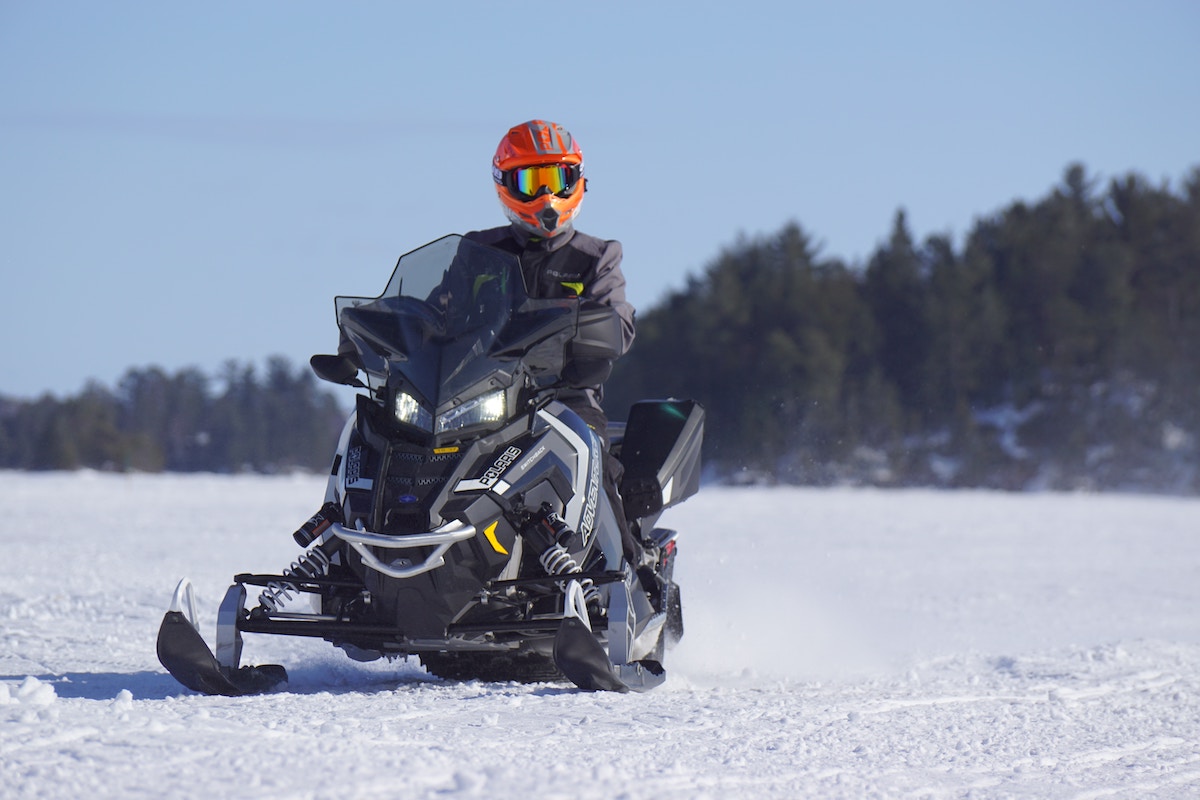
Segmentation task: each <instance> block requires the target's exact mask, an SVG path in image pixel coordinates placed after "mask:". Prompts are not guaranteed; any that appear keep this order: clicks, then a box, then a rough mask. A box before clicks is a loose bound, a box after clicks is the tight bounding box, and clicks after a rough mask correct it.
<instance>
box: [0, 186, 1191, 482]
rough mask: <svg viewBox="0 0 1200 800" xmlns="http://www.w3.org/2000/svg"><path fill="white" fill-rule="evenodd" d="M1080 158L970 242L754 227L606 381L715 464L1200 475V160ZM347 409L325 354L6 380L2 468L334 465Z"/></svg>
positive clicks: (990, 475)
mask: <svg viewBox="0 0 1200 800" xmlns="http://www.w3.org/2000/svg"><path fill="white" fill-rule="evenodd" d="M1098 184H1099V181H1098V180H1097V179H1096V178H1094V177H1091V176H1089V175H1088V174H1087V171H1086V169H1085V168H1084V167H1083V166H1081V165H1071V166H1070V167H1068V168H1067V169H1066V170H1065V172H1064V175H1063V177H1062V179H1061V182H1060V183H1059V184H1058V185H1057V186H1055V187H1053V188H1052V189H1051V190H1050V191H1049V192H1048V193H1047V195H1046V196H1045V197H1042V198H1040V199H1038V200H1036V201H1032V202H1014V203H1012V204H1011V205H1009V206H1008V207H1007V208H1004V209H1002V210H1000V211H998V212H995V213H993V214H990V215H988V216H985V217H982V218H980V219H978V220H977V221H976V223H975V224H974V226H973V227H972V229H971V230H970V231H969V232H967V233H966V235H965V236H964V238H963V241H962V244H961V245H959V246H956V244H955V243H954V242H953V241H952V240H951V238H950V237H949V236H946V235H933V236H930V237H928V238H926V239H925V241H923V242H917V241H915V240H914V238H913V236H912V234H911V232H910V230H909V226H908V223H907V220H906V218H905V215H904V212H903V210H901V211H899V212H897V214H896V217H895V221H894V223H893V225H892V229H891V231H890V234H889V236H888V237H887V239H886V240H885V241H884V242H883V244H881V245H880V246H879V247H878V248H877V249H876V250H875V252H874V253H873V254H872V255H871V256H870V258H869V259H868V260H867V261H866V262H865V263H863V264H848V263H846V262H844V261H842V260H840V259H838V258H836V257H826V256H824V255H822V254H821V253H820V252H819V249H818V248H817V246H816V245H815V244H814V241H813V239H812V237H811V236H810V235H809V234H808V233H807V232H806V231H805V230H804V229H803V228H802V227H801V226H800V225H799V224H798V223H791V224H788V225H786V226H784V227H783V228H782V229H781V230H780V231H778V232H777V233H775V234H773V235H769V236H764V237H760V238H753V239H751V238H746V237H741V238H739V239H738V240H737V241H736V243H735V244H734V245H732V246H730V247H728V248H726V249H725V250H723V251H722V252H721V253H720V254H719V255H718V256H717V257H716V258H715V259H714V260H713V261H711V262H710V263H709V264H708V265H707V266H706V268H705V269H703V270H702V271H701V273H700V274H698V275H693V276H691V277H689V278H688V280H687V282H686V284H685V285H684V286H683V287H681V288H680V289H678V290H676V291H674V292H672V293H671V294H669V295H668V296H667V297H666V298H665V299H664V300H663V301H662V302H660V303H659V304H657V305H656V306H655V307H653V308H650V309H648V310H645V311H643V313H641V314H640V315H639V319H638V336H637V341H636V342H635V345H634V348H633V349H632V350H631V351H630V353H629V354H628V355H626V356H625V357H624V358H623V359H621V361H620V362H618V364H617V367H616V370H615V371H614V373H613V377H612V378H611V380H610V381H609V383H608V385H607V387H606V392H607V398H606V407H607V409H608V410H609V414H610V416H611V417H613V418H614V419H619V418H621V417H623V416H624V415H625V413H626V410H627V409H628V407H629V405H630V404H631V403H632V402H634V401H635V400H637V399H641V398H647V397H664V396H675V397H692V398H695V399H697V400H699V401H700V402H702V403H703V404H704V405H705V407H706V408H707V411H708V424H707V433H706V444H705V449H706V452H705V459H706V464H707V465H708V469H709V472H710V476H715V477H718V478H726V479H750V480H759V481H785V482H795V483H817V484H821V483H832V482H859V483H872V484H893V485H894V484H937V485H952V486H1001V487H1012V488H1021V487H1030V486H1045V487H1053V488H1079V487H1094V488H1123V487H1130V488H1164V489H1170V490H1176V491H1178V490H1183V491H1200V402H1198V398H1200V168H1197V169H1195V170H1193V171H1192V172H1191V174H1190V175H1188V176H1186V177H1185V178H1184V180H1182V181H1181V182H1180V184H1181V185H1180V187H1179V188H1178V189H1173V188H1172V187H1171V186H1169V185H1167V184H1163V185H1157V186H1156V185H1152V184H1151V183H1149V182H1148V181H1147V180H1145V179H1144V178H1143V177H1141V176H1139V175H1137V174H1132V173H1131V174H1129V175H1125V176H1121V177H1117V178H1113V179H1111V180H1110V181H1108V182H1107V184H1106V185H1105V186H1103V187H1100V186H1099V185H1098ZM343 416H344V412H343V411H342V410H341V409H340V408H339V406H338V403H337V401H336V400H335V398H334V395H333V394H332V393H330V392H328V391H327V390H322V389H321V388H320V387H319V385H318V384H317V382H316V380H315V378H314V377H313V375H312V374H311V373H310V372H309V370H308V369H307V366H305V367H302V368H300V369H298V370H294V369H293V368H292V366H291V365H290V364H288V363H287V361H286V360H285V359H283V358H279V357H276V358H273V359H270V360H269V361H268V362H267V366H266V370H265V373H262V374H260V373H259V372H258V371H257V370H256V369H255V368H254V367H253V366H249V365H244V364H239V363H237V362H230V363H228V364H227V365H226V367H225V369H224V371H223V372H222V374H221V375H219V376H217V377H215V378H212V377H209V376H206V375H204V374H202V373H200V372H199V371H197V370H195V369H185V370H182V371H179V372H177V373H175V374H167V373H165V372H164V371H162V370H161V369H157V368H149V369H140V370H131V371H129V372H128V373H127V374H126V375H125V376H124V377H123V378H122V379H121V381H120V382H119V384H118V386H117V387H116V388H115V389H114V390H110V389H108V388H106V387H103V386H101V385H98V384H94V383H93V384H90V385H88V387H87V388H85V389H84V391H83V392H81V393H80V394H79V395H77V396H74V397H69V398H67V399H64V400H57V399H55V398H53V397H50V396H46V397H43V398H41V399H39V400H36V401H32V402H27V401H15V400H11V399H3V398H0V468H16V469H73V468H78V467H90V468H98V469H115V470H128V469H136V470H151V471H153V470H175V471H194V470H205V471H222V472H228V471H238V470H255V471H272V470H282V469H291V468H303V469H313V470H319V469H325V468H326V466H327V464H328V461H329V458H330V456H331V454H332V449H333V446H334V443H335V442H336V438H337V432H338V430H339V428H340V425H341V423H342V419H343Z"/></svg>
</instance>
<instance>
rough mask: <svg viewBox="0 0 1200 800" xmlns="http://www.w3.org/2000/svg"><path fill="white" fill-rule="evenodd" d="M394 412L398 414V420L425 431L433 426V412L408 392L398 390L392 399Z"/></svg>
mask: <svg viewBox="0 0 1200 800" xmlns="http://www.w3.org/2000/svg"><path fill="white" fill-rule="evenodd" d="M392 413H394V414H395V415H396V421H397V422H403V423H404V424H405V425H412V426H413V427H415V428H420V429H421V430H425V431H427V430H431V429H432V428H433V414H430V413H429V410H428V409H427V408H425V407H424V406H423V405H421V404H420V403H418V402H417V398H415V397H413V396H412V395H411V394H409V393H408V392H396V398H395V400H393V401H392Z"/></svg>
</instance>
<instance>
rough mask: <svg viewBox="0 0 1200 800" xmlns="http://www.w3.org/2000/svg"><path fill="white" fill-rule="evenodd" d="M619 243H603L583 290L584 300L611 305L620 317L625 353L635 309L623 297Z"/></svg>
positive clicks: (623, 351) (623, 278)
mask: <svg viewBox="0 0 1200 800" xmlns="http://www.w3.org/2000/svg"><path fill="white" fill-rule="evenodd" d="M622 255H623V252H622V250H621V243H620V242H618V241H614V240H609V241H607V242H605V243H604V252H603V253H601V254H600V261H599V262H598V263H597V264H596V276H595V278H593V279H592V280H591V281H590V283H589V285H588V286H587V288H586V289H585V290H584V296H583V299H584V300H591V301H593V302H596V303H600V304H601V305H606V306H612V307H613V308H614V309H616V311H617V315H618V316H619V317H620V318H621V327H622V329H623V333H624V336H623V339H624V341H623V343H622V347H621V353H622V354H624V353H626V352H627V351H628V350H629V348H630V346H631V345H632V344H633V337H634V328H635V324H634V322H635V320H634V317H635V311H634V308H633V306H632V305H631V304H630V303H629V301H627V300H626V299H625V274H624V273H623V272H621V257H622Z"/></svg>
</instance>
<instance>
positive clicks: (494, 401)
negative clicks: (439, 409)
mask: <svg viewBox="0 0 1200 800" xmlns="http://www.w3.org/2000/svg"><path fill="white" fill-rule="evenodd" d="M506 419H508V398H507V397H506V396H505V393H504V390H502V389H501V390H499V391H495V392H488V393H487V394H481V395H479V397H476V398H475V399H474V400H468V401H467V402H465V403H463V404H462V405H461V406H459V407H458V408H452V409H450V410H449V411H447V412H446V413H445V414H438V418H437V431H436V433H448V432H450V431H458V430H462V429H463V428H470V427H474V426H475V425H485V424H493V423H497V422H503V421H504V420H506Z"/></svg>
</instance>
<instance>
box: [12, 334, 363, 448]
mask: <svg viewBox="0 0 1200 800" xmlns="http://www.w3.org/2000/svg"><path fill="white" fill-rule="evenodd" d="M344 419H345V412H344V410H342V409H341V408H339V407H338V403H337V400H336V398H335V397H334V395H333V394H332V393H330V392H328V391H325V390H322V389H320V388H319V387H318V385H317V381H316V378H315V377H314V376H313V374H312V373H311V372H310V371H309V369H308V366H307V365H304V366H303V367H302V368H300V369H293V367H292V365H291V364H290V363H289V362H288V360H287V359H285V358H283V357H280V356H276V357H272V358H269V359H267V361H266V369H265V371H264V372H263V373H261V374H260V373H259V371H258V369H257V368H256V367H255V366H254V365H252V364H242V363H238V362H236V361H230V362H228V363H227V364H226V365H225V367H224V368H223V370H222V372H221V374H220V376H218V377H217V378H215V379H214V378H210V377H209V376H207V375H205V374H204V373H202V372H201V371H199V370H197V369H194V368H188V369H183V370H180V371H178V372H176V373H174V374H168V373H167V372H165V371H163V370H162V369H160V368H158V367H150V368H147V369H131V370H129V371H128V372H126V373H125V375H124V376H123V377H122V378H121V379H120V381H119V382H118V385H117V387H116V389H115V390H110V389H108V388H107V387H105V386H103V385H101V384H99V383H95V382H93V383H89V384H88V386H87V387H85V388H84V390H83V391H82V392H80V393H79V394H78V395H75V396H73V397H68V398H66V399H63V400H58V399H56V398H54V397H52V396H50V395H46V396H44V397H42V398H40V399H38V400H36V401H32V402H19V401H14V400H3V399H0V467H3V468H6V469H33V470H51V469H78V468H91V469H104V470H117V471H125V470H140V471H150V472H158V471H164V470H166V471H175V472H195V471H211V472H238V471H254V472H277V471H285V470H293V469H303V470H323V469H326V468H328V465H329V463H330V460H331V459H332V457H333V448H334V445H335V444H336V442H337V436H338V432H339V430H340V429H341V425H342V422H343V421H344Z"/></svg>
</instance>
